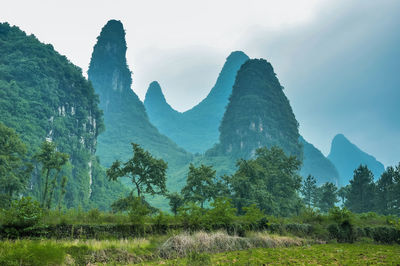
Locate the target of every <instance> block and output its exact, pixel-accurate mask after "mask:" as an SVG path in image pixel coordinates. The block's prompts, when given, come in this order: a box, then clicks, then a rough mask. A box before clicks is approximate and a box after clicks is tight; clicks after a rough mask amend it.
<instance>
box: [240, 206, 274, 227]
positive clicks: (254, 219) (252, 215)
mask: <svg viewBox="0 0 400 266" xmlns="http://www.w3.org/2000/svg"><path fill="white" fill-rule="evenodd" d="M242 209H243V211H245V214H244V215H243V216H242V217H241V218H242V220H243V221H244V222H245V223H249V224H257V223H258V222H259V221H260V220H261V219H262V218H265V217H264V213H263V212H262V211H261V210H260V209H259V208H258V207H257V205H256V204H251V205H250V206H248V207H243V208H242ZM265 219H266V218H265ZM267 223H268V221H267Z"/></svg>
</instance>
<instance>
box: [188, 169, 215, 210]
mask: <svg viewBox="0 0 400 266" xmlns="http://www.w3.org/2000/svg"><path fill="white" fill-rule="evenodd" d="M215 173H216V172H215V170H213V169H212V166H206V165H203V164H202V165H201V166H200V167H195V166H194V165H193V164H190V166H189V173H188V176H187V180H186V185H185V186H184V187H183V188H182V195H183V198H184V200H185V201H186V202H189V201H191V202H194V203H199V204H200V207H201V208H204V203H206V202H207V201H210V200H211V199H212V198H215V195H216V189H215V188H216V181H215Z"/></svg>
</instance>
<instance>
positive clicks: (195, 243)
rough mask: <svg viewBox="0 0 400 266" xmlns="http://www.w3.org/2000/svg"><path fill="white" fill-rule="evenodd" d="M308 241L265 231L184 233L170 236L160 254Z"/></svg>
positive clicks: (296, 243) (223, 250)
mask: <svg viewBox="0 0 400 266" xmlns="http://www.w3.org/2000/svg"><path fill="white" fill-rule="evenodd" d="M308 243H310V240H305V239H301V238H293V237H284V236H276V235H269V234H267V233H265V232H258V233H254V234H252V235H250V236H249V237H239V236H230V235H228V234H227V233H225V232H214V233H206V232H197V233H194V234H188V233H183V234H179V235H176V236H173V237H171V238H169V239H168V240H167V241H166V242H165V243H164V244H163V245H162V246H161V247H160V250H159V256H160V257H161V258H165V259H170V258H177V257H186V256H188V255H189V254H191V253H193V252H194V253H218V252H225V251H235V250H244V249H250V248H256V247H266V248H271V247H288V246H301V245H305V244H308ZM313 243H314V241H313Z"/></svg>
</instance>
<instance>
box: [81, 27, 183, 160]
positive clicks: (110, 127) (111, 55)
mask: <svg viewBox="0 0 400 266" xmlns="http://www.w3.org/2000/svg"><path fill="white" fill-rule="evenodd" d="M126 50H127V47H126V41H125V31H124V28H123V25H122V23H121V22H120V21H116V20H110V21H109V22H107V24H106V25H105V26H104V27H103V29H102V30H101V33H100V36H99V37H98V38H97V43H96V45H95V46H94V49H93V54H92V59H91V62H90V67H89V71H88V76H89V80H90V81H91V82H92V84H93V87H94V89H95V91H96V92H97V93H98V94H99V96H100V108H101V109H102V110H103V111H104V122H105V126H106V130H105V132H104V134H102V135H101V136H100V137H99V140H98V149H97V155H98V156H99V157H100V159H101V163H102V164H104V165H105V166H109V165H111V163H112V162H113V161H114V160H116V159H120V160H126V159H127V158H129V157H130V156H132V148H131V145H130V143H131V142H135V143H138V144H140V145H141V146H142V147H143V148H145V149H147V150H149V151H150V152H151V153H152V154H154V155H155V156H156V157H160V158H162V159H164V160H166V161H167V162H168V163H169V166H170V167H171V166H172V167H173V166H174V165H175V164H177V163H178V162H179V163H181V162H186V161H187V160H189V158H190V154H188V153H187V152H186V151H184V150H183V149H181V148H179V147H178V146H177V145H176V144H175V143H174V142H172V141H171V140H170V139H168V138H167V137H166V136H164V135H161V134H160V133H159V132H158V130H157V129H156V128H155V127H154V126H153V125H152V124H151V123H150V122H149V119H148V116H147V114H146V111H145V108H144V105H143V103H142V102H141V101H140V100H139V98H138V97H137V95H136V94H135V93H134V92H133V90H132V89H131V84H132V78H131V72H130V70H129V68H128V65H127V63H126Z"/></svg>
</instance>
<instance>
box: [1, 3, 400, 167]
mask: <svg viewBox="0 0 400 266" xmlns="http://www.w3.org/2000/svg"><path fill="white" fill-rule="evenodd" d="M399 14H400V1H396V0H379V1H378V0H371V1H363V0H355V1H349V0H317V1H313V0H293V1H282V0H280V1H267V0H259V1H255V0H246V1H243V0H240V1H236V0H218V1H216V0H212V1H209V0H202V1H189V0H159V1H152V0H149V1H136V0H135V1H132V0H131V1H128V0H114V1H103V0H90V1H89V0H85V1H82V0H81V1H77V0H68V1H67V0H64V1H60V0H59V1H54V0H42V1H33V0H25V1H20V0H2V1H1V8H0V21H1V22H9V23H10V24H12V25H17V26H19V27H20V28H21V29H22V30H24V31H26V32H27V33H28V34H31V33H33V34H35V35H36V36H37V37H38V39H39V40H40V41H42V42H45V43H51V44H52V45H53V46H54V47H55V49H56V50H57V51H59V52H60V53H61V54H64V55H66V56H67V57H68V58H69V59H70V60H71V61H72V62H73V63H74V64H76V65H78V66H80V67H81V68H82V69H83V71H84V72H85V73H86V71H87V67H88V65H89V61H90V56H91V53H92V49H93V46H94V44H95V42H96V38H97V36H98V34H99V33H100V30H101V28H102V27H103V26H104V24H105V23H106V22H107V21H108V20H109V19H118V20H121V21H122V23H123V24H124V27H125V30H126V39H127V44H128V54H127V58H128V64H129V66H130V69H131V70H132V72H133V90H134V91H135V92H136V93H137V94H138V95H139V97H140V98H141V99H142V100H143V97H144V95H145V93H146V90H147V87H148V85H149V83H150V82H151V81H153V80H157V81H159V82H160V84H161V87H162V88H163V91H164V93H165V96H166V99H167V101H168V102H169V103H170V104H171V105H172V106H173V107H174V108H175V109H177V110H179V111H185V110H187V109H190V108H191V107H192V106H194V105H196V104H197V103H198V102H200V101H201V100H202V99H203V98H204V97H205V96H206V95H207V94H208V92H209V90H210V89H211V87H212V86H213V85H214V83H215V80H216V78H217V75H218V73H219V71H220V70H221V67H222V65H223V63H224V61H225V58H226V57H227V56H228V55H229V53H230V52H231V51H234V50H242V51H244V52H245V53H246V54H247V55H248V56H250V57H251V58H265V59H267V60H268V61H270V62H271V63H272V65H273V66H274V68H275V72H276V73H277V76H278V78H279V80H280V81H281V83H282V85H283V86H284V87H285V93H286V95H287V96H288V98H289V100H290V102H291V104H292V107H293V110H294V112H295V115H296V118H297V119H298V121H299V123H300V132H301V134H302V135H303V136H304V137H305V138H306V139H307V140H308V141H310V142H311V143H313V144H314V145H315V146H317V147H318V148H320V149H321V150H322V151H323V153H325V154H326V155H327V154H328V153H329V149H330V142H331V140H332V138H333V137H334V135H335V134H337V133H343V134H344V135H345V136H347V137H348V138H349V139H350V141H352V142H353V143H355V144H356V145H358V146H359V147H360V148H361V149H363V150H364V151H366V152H368V153H370V154H372V155H374V156H375V157H376V158H377V159H378V160H380V161H381V162H382V163H384V164H385V165H386V166H387V165H393V164H395V163H398V162H399V161H400V122H399V121H400V119H399V114H400V107H399V106H400V104H399V102H400V75H399V70H400V49H399V47H400V30H399V29H400V27H399V26H400V15H399Z"/></svg>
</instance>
